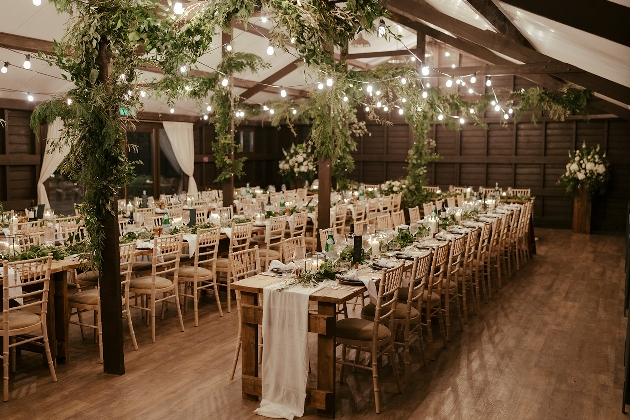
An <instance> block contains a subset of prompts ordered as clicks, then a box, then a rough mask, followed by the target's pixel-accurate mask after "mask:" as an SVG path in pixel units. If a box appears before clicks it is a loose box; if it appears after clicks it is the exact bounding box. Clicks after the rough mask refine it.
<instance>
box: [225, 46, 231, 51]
mask: <svg viewBox="0 0 630 420" xmlns="http://www.w3.org/2000/svg"><path fill="white" fill-rule="evenodd" d="M225 51H228V52H230V51H232V44H227V45H226V46H225Z"/></svg>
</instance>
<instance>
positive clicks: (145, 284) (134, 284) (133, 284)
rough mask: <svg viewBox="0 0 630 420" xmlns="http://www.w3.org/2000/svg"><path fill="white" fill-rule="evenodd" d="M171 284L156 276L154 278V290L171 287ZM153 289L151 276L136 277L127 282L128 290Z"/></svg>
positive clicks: (169, 281) (167, 280)
mask: <svg viewBox="0 0 630 420" xmlns="http://www.w3.org/2000/svg"><path fill="white" fill-rule="evenodd" d="M172 285H173V282H172V281H171V280H169V279H167V278H165V277H160V276H156V277H155V288H156V289H166V288H167V287H171V286H172ZM152 287H153V278H152V276H143V277H136V278H135V279H131V281H130V282H129V288H130V289H151V288H152Z"/></svg>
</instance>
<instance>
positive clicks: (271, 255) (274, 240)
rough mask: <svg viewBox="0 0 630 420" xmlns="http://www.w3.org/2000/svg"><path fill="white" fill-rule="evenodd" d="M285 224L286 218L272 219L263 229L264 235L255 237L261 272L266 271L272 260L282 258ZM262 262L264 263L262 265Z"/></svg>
mask: <svg viewBox="0 0 630 420" xmlns="http://www.w3.org/2000/svg"><path fill="white" fill-rule="evenodd" d="M286 224H287V217H286V216H278V217H272V218H271V219H269V225H268V226H267V229H265V234H263V235H259V236H255V237H254V240H255V241H256V242H257V243H258V254H259V256H260V258H261V260H262V261H261V265H262V269H263V270H267V268H268V267H269V263H270V262H271V261H272V260H280V259H281V258H282V242H283V241H284V230H285V226H286ZM263 261H264V263H262V262H263Z"/></svg>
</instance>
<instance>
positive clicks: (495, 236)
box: [486, 217, 503, 298]
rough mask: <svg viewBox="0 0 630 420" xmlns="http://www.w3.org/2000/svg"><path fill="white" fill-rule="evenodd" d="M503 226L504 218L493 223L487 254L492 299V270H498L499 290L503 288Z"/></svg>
mask: <svg viewBox="0 0 630 420" xmlns="http://www.w3.org/2000/svg"><path fill="white" fill-rule="evenodd" d="M502 226H503V217H497V218H495V219H494V220H493V222H492V233H491V234H490V243H489V246H488V253H487V254H486V257H487V263H486V269H487V277H486V280H487V282H488V296H489V297H490V298H492V277H493V276H492V269H493V268H496V272H497V289H498V288H500V287H501V280H502V276H501V258H499V248H500V245H501V242H500V239H501V227H502Z"/></svg>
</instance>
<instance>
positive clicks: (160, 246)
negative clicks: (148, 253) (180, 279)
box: [151, 233, 183, 284]
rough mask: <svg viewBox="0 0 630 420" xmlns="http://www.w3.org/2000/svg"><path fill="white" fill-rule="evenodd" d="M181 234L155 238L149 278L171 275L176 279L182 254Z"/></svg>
mask: <svg viewBox="0 0 630 420" xmlns="http://www.w3.org/2000/svg"><path fill="white" fill-rule="evenodd" d="M182 236H183V234H182V233H178V234H176V235H162V236H156V237H155V238H154V239H153V267H151V277H153V284H155V277H156V276H159V277H166V276H167V275H172V276H174V277H175V278H177V272H178V271H179V257H180V256H181V253H182Z"/></svg>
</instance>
